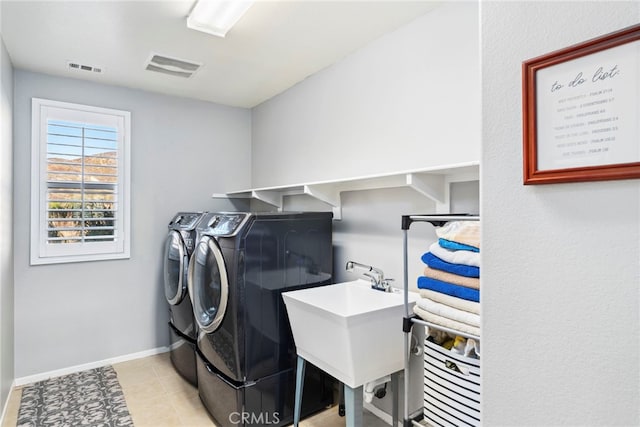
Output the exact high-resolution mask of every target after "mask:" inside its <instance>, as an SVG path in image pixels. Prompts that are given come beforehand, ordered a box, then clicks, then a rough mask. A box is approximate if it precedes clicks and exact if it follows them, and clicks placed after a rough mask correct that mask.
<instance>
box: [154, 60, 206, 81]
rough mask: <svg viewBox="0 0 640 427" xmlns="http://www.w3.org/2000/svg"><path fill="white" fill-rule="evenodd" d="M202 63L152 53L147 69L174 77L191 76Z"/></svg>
mask: <svg viewBox="0 0 640 427" xmlns="http://www.w3.org/2000/svg"><path fill="white" fill-rule="evenodd" d="M201 66H202V64H200V63H197V62H192V61H186V60H184V59H178V58H172V57H169V56H165V55H158V54H151V57H150V58H149V60H148V61H147V66H146V68H145V69H146V70H148V71H155V72H157V73H162V74H167V75H169V76H174V77H182V78H187V79H188V78H189V77H191V76H193V75H194V74H195V73H196V71H198V70H199V69H200V67H201Z"/></svg>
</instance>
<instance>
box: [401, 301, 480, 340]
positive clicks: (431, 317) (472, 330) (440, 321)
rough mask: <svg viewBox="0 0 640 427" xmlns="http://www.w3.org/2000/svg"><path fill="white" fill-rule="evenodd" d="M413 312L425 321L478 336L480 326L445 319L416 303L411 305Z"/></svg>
mask: <svg viewBox="0 0 640 427" xmlns="http://www.w3.org/2000/svg"><path fill="white" fill-rule="evenodd" d="M413 312H414V313H415V314H417V315H418V316H420V317H421V318H422V319H424V320H426V321H427V322H430V323H433V324H434V325H440V326H444V327H445V328H449V329H452V330H454V331H459V332H464V333H467V334H471V335H476V336H480V328H476V327H475V326H471V325H467V324H466V323H462V322H456V321H455V320H451V319H447V318H446V317H442V316H438V315H437V314H433V313H429V312H428V311H426V310H423V309H421V308H420V307H419V306H417V305H414V306H413Z"/></svg>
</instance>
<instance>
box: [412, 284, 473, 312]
mask: <svg viewBox="0 0 640 427" xmlns="http://www.w3.org/2000/svg"><path fill="white" fill-rule="evenodd" d="M420 296H421V297H422V298H429V299H430V300H432V301H435V302H439V303H441V304H444V305H448V306H449V307H453V308H457V309H458V310H464V311H468V312H469V313H475V314H480V303H479V302H475V301H468V300H466V299H462V298H456V297H453V296H451V295H447V294H443V293H440V292H436V291H432V290H429V289H420Z"/></svg>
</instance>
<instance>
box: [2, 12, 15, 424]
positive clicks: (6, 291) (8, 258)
mask: <svg viewBox="0 0 640 427" xmlns="http://www.w3.org/2000/svg"><path fill="white" fill-rule="evenodd" d="M0 10H1V6H0ZM0 122H2V127H0V183H2V184H1V185H0V235H2V239H0V405H3V406H2V408H1V411H0V413H2V414H4V408H5V406H6V402H7V401H8V397H9V394H10V392H11V387H12V385H13V380H14V376H15V370H14V299H13V289H14V274H13V273H14V269H13V65H12V64H11V59H10V58H9V54H8V52H7V49H6V47H5V45H4V41H3V40H2V37H1V35H0Z"/></svg>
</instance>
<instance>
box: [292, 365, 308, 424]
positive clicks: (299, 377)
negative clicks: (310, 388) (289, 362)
mask: <svg viewBox="0 0 640 427" xmlns="http://www.w3.org/2000/svg"><path fill="white" fill-rule="evenodd" d="M305 367H306V360H304V359H303V358H302V357H300V356H298V366H297V369H296V397H295V406H294V409H293V425H294V426H295V427H298V423H299V422H300V411H301V409H302V389H303V388H304V387H303V386H304V368H305Z"/></svg>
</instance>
